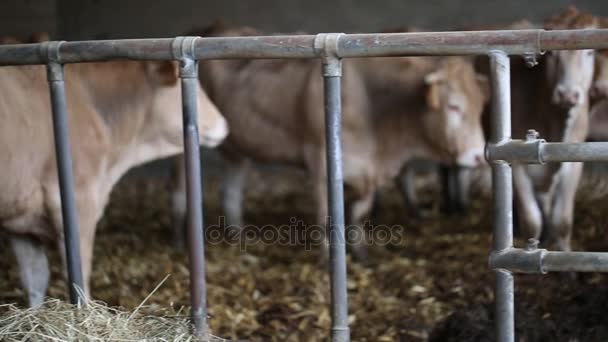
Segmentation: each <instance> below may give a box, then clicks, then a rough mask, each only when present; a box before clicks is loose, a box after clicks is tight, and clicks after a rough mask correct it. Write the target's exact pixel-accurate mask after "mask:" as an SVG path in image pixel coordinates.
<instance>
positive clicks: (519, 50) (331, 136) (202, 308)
mask: <svg viewBox="0 0 608 342" xmlns="http://www.w3.org/2000/svg"><path fill="white" fill-rule="evenodd" d="M596 48H597V49H600V48H608V30H607V29H603V30H567V31H564V30H555V31H545V30H519V31H470V32H416V33H385V34H320V35H296V36H264V37H223V38H212V37H210V38H200V37H178V38H175V39H127V40H108V41H84V42H47V43H42V44H24V45H5V46H0V65H27V64H47V65H48V70H49V72H48V80H49V85H50V93H51V102H52V110H53V118H54V132H55V141H56V154H57V161H58V162H57V167H58V175H59V178H60V187H61V199H62V209H63V211H62V214H63V219H64V221H63V222H64V236H65V243H66V249H67V252H68V254H67V255H68V258H67V263H68V270H69V272H68V275H69V283H70V284H71V285H78V286H80V287H83V283H82V274H81V270H80V256H79V242H78V241H79V240H78V225H77V222H76V217H77V215H76V204H75V201H74V192H73V187H74V185H73V175H72V165H71V164H72V163H71V158H70V154H69V141H68V136H69V134H68V127H67V116H66V108H65V89H64V84H63V72H62V65H63V64H65V63H81V62H93V61H107V60H115V59H134V60H178V61H179V62H180V74H179V76H180V78H181V80H182V104H183V126H184V145H185V156H186V158H185V163H186V179H187V184H188V187H187V198H188V234H189V253H190V254H189V255H190V273H191V299H192V317H193V322H194V324H195V328H196V331H197V332H199V333H206V331H207V309H206V305H207V303H206V284H205V270H204V268H205V259H204V241H203V237H204V234H203V222H202V217H203V216H202V184H201V174H200V173H201V167H200V162H199V160H198V157H199V154H198V152H199V141H198V124H197V122H196V117H197V115H196V112H197V108H196V97H195V94H196V91H195V89H196V88H195V87H196V85H197V83H196V82H198V81H197V72H196V70H197V60H200V59H231V58H250V59H253V58H321V59H322V60H323V65H324V66H323V68H322V75H321V76H323V77H324V92H325V112H326V123H325V124H326V137H327V151H326V152H327V173H328V192H329V196H328V201H329V203H328V204H329V206H328V207H329V213H330V217H329V218H328V229H329V233H330V234H329V236H330V239H329V240H330V281H331V312H332V330H331V336H332V340H333V341H349V340H350V333H349V328H348V309H347V287H346V258H345V236H344V202H343V198H344V195H343V178H342V155H341V154H342V152H341V145H340V138H341V123H340V118H341V104H340V79H341V78H340V77H341V63H340V59H341V58H344V57H372V56H378V57H379V56H415V55H416V56H425V55H483V54H488V55H489V56H490V60H491V73H492V75H491V76H492V77H491V80H492V85H493V115H492V135H491V139H490V142H489V144H488V147H487V151H486V154H487V158H488V160H489V161H490V162H491V164H492V177H493V192H494V212H495V217H494V242H493V251H492V253H491V255H490V267H491V268H492V269H493V270H494V271H495V273H496V296H495V297H496V298H495V301H496V315H495V320H496V329H497V338H498V340H499V341H514V338H515V335H514V310H513V307H514V295H513V293H514V284H513V273H512V272H528V273H545V272H550V271H585V272H591V271H599V272H606V271H608V253H585V252H576V253H575V252H548V251H546V250H542V249H536V248H535V246H532V247H530V248H527V249H516V248H513V229H512V228H513V221H512V220H513V215H512V214H513V206H512V200H513V188H512V173H511V166H510V164H509V163H510V162H513V161H520V162H527V163H543V162H558V161H588V160H594V161H608V143H582V144H566V143H545V142H544V141H542V140H539V139H537V137H536V135H534V134H533V133H534V132H531V134H530V135H529V137H528V139H527V140H526V141H517V140H511V139H510V135H511V117H510V116H511V108H510V76H509V75H510V67H509V57H508V55H524V56H533V55H535V54H539V53H542V52H544V51H545V50H560V49H596ZM70 288H73V286H70ZM71 300H72V301H73V302H76V301H77V300H78V298H77V295H76V293H75V292H74V291H73V290H72V292H71Z"/></svg>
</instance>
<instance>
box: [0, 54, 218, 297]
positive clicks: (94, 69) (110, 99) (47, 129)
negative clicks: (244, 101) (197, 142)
mask: <svg viewBox="0 0 608 342" xmlns="http://www.w3.org/2000/svg"><path fill="white" fill-rule="evenodd" d="M65 80H66V81H65V86H66V96H67V108H68V116H69V125H70V139H71V151H72V158H73V169H74V183H75V198H76V204H77V210H78V222H79V224H80V239H81V240H80V244H81V256H82V269H83V275H84V280H85V287H86V288H85V291H87V292H88V282H89V278H90V274H91V265H92V258H93V240H94V235H95V226H96V224H97V221H98V220H99V218H100V217H101V215H102V213H103V210H104V207H105V206H106V203H107V201H108V196H109V193H110V190H111V189H112V187H113V186H114V184H115V183H116V182H117V181H118V179H119V178H120V177H121V176H122V175H123V174H124V173H125V172H126V171H127V170H129V169H130V168H132V167H134V166H136V165H139V164H142V163H145V162H148V161H151V160H153V159H158V158H163V157H166V156H169V155H173V154H178V153H180V152H181V151H183V147H182V146H183V140H182V139H183V138H182V114H181V97H180V86H179V83H178V78H177V65H176V64H175V63H173V62H109V63H87V64H75V65H68V66H66V67H65ZM198 105H199V117H198V119H199V122H200V128H201V129H200V138H201V141H204V142H205V144H206V145H208V146H215V145H217V144H219V143H220V142H221V141H222V140H223V139H224V137H225V136H226V135H227V133H228V130H227V125H226V121H225V120H224V118H223V117H222V116H221V115H220V113H219V111H218V110H217V108H216V107H215V106H214V105H213V104H212V103H211V102H210V101H209V99H208V98H207V96H206V95H205V93H204V92H203V91H202V90H201V89H199V91H198ZM51 118H52V115H51V110H50V102H49V91H48V85H47V81H46V72H45V68H44V67H43V66H24V67H2V68H0V122H2V125H0V149H1V151H0V165H2V174H3V175H4V176H3V177H0V189H1V191H0V227H2V229H3V230H4V231H5V232H8V233H9V235H10V239H11V244H12V247H13V249H14V251H15V254H16V256H17V261H18V264H19V269H20V274H21V280H22V282H23V285H24V287H25V289H26V290H27V293H28V296H29V303H30V305H32V306H36V305H38V304H40V303H41V301H42V299H43V296H44V294H45V292H46V288H47V284H48V278H49V270H48V262H47V259H46V256H45V252H44V250H43V248H42V241H44V240H50V241H54V242H55V243H57V244H58V246H59V248H60V250H61V251H64V249H63V245H62V217H61V203H60V196H59V185H58V180H57V171H56V161H55V150H54V144H53V130H52V124H51Z"/></svg>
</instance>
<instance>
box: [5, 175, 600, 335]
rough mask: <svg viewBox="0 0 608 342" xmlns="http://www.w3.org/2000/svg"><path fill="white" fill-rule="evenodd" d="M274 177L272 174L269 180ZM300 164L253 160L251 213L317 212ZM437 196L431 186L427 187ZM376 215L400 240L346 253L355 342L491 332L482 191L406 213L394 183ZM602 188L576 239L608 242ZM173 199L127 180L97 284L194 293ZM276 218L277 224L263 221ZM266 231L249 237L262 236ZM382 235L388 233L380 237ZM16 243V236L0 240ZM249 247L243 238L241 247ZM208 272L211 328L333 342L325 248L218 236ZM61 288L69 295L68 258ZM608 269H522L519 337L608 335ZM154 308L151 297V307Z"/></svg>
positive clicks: (166, 297)
mask: <svg viewBox="0 0 608 342" xmlns="http://www.w3.org/2000/svg"><path fill="white" fill-rule="evenodd" d="M207 176H208V177H206V184H205V205H206V212H205V219H206V224H207V225H212V224H217V222H218V218H217V217H218V215H220V210H219V203H218V195H219V194H218V187H219V178H218V177H217V175H213V174H210V175H207ZM271 177H273V178H272V180H271ZM304 182H305V176H304V175H303V174H301V173H299V172H297V171H291V170H282V172H280V173H277V172H276V171H259V170H257V171H255V172H253V173H252V174H251V176H250V182H249V187H248V191H247V194H246V198H247V201H246V221H247V222H248V223H251V224H256V225H259V226H263V225H266V224H275V225H280V224H288V223H289V222H290V218H292V217H294V216H295V217H296V218H298V219H303V220H304V221H307V222H310V219H311V217H312V215H313V210H314V205H313V203H312V199H311V198H310V196H308V195H307V193H306V191H307V189H309V187H306V186H301V184H303V183H304ZM424 194H425V199H426V200H427V201H428V200H431V199H432V198H433V197H434V196H436V195H437V194H436V193H435V191H434V190H432V189H431V190H428V189H427V191H425V192H424ZM381 199H382V209H381V215H380V218H379V219H378V221H377V222H375V224H385V225H388V226H392V225H399V226H400V227H401V228H400V229H396V228H395V229H394V230H393V232H394V233H393V234H394V235H393V239H394V240H393V243H392V244H389V245H374V246H372V247H371V250H370V264H369V265H367V266H362V265H360V264H357V263H353V262H350V261H349V265H348V271H349V284H348V287H349V307H350V315H351V316H350V321H351V322H350V323H351V324H350V326H351V329H352V338H353V340H354V341H426V340H431V341H492V340H493V325H492V323H491V320H492V309H491V308H492V304H491V303H492V298H493V294H492V284H493V277H492V274H491V272H489V271H488V268H487V254H488V250H489V248H490V231H491V212H490V205H489V204H490V202H489V201H488V200H487V199H483V200H476V201H475V202H474V205H473V206H474V207H473V210H472V212H471V214H470V215H469V216H468V217H461V218H440V217H439V215H438V214H437V208H436V206H435V207H434V208H433V209H432V212H433V213H432V214H431V217H430V218H427V219H423V220H413V219H409V218H408V215H407V214H406V212H405V211H404V210H403V209H402V204H401V198H400V197H399V196H398V194H397V191H396V190H394V189H387V190H385V191H383V193H382V194H381ZM604 208H607V205H606V204H603V203H602V201H600V200H595V201H590V200H582V199H581V200H580V201H579V203H578V207H577V215H576V227H577V230H576V232H575V235H574V243H575V250H589V251H606V250H608V241H607V240H606V229H604V227H605V226H606V224H607V223H608V215H605V212H604V214H603V215H602V212H603V210H604ZM169 225H170V211H169V207H168V193H167V188H166V181H165V180H164V179H163V178H150V177H148V178H135V179H130V180H125V181H123V182H121V183H120V184H119V186H118V187H117V188H116V189H115V191H114V192H113V194H112V200H111V204H110V206H109V208H108V210H107V212H106V216H105V218H104V220H103V222H102V223H101V226H100V229H99V231H98V235H97V236H98V239H97V244H96V250H95V255H96V259H95V265H94V274H93V281H92V293H93V295H94V297H95V298H96V299H99V300H102V301H105V302H107V303H108V304H110V305H116V306H122V307H125V308H134V307H136V306H137V305H138V304H139V303H140V302H141V301H142V300H143V299H144V298H145V297H146V296H147V295H148V294H149V293H150V291H152V289H154V288H155V287H156V285H157V284H158V283H159V282H160V281H161V280H162V279H163V278H164V277H165V276H166V275H168V274H169V275H170V276H169V278H168V279H167V280H166V281H165V282H164V283H163V284H162V286H161V287H160V288H159V289H158V291H157V292H156V293H154V294H153V295H152V296H151V298H150V300H149V302H148V304H153V305H158V306H157V308H160V307H162V308H166V307H168V306H173V307H174V308H176V309H178V308H179V307H181V306H183V305H187V304H188V270H187V254H186V252H185V251H184V250H176V249H174V248H172V247H171V245H170V231H169V229H168V228H169ZM266 230H268V228H266V229H265V230H263V231H266ZM263 231H262V233H258V234H257V235H256V236H249V238H251V239H254V240H255V239H256V238H261V237H262V236H263V235H261V234H263ZM378 236H380V233H379V235H378ZM0 247H6V243H4V244H0ZM241 247H246V248H241ZM0 255H1V257H0V303H7V302H19V303H22V302H23V299H22V298H23V296H22V292H21V290H20V289H19V284H18V275H17V272H16V270H15V267H13V265H14V261H13V257H12V254H11V253H9V251H8V248H2V249H0ZM206 255H207V260H208V264H207V279H208V281H209V289H208V293H209V299H208V302H209V306H210V314H211V319H210V321H211V326H212V332H213V333H214V335H217V336H221V337H224V338H228V339H247V340H253V341H320V340H327V336H328V335H327V333H328V331H329V325H330V315H329V311H328V304H329V296H328V294H329V291H328V290H329V286H328V274H327V272H326V270H325V267H322V266H319V263H318V257H319V248H318V247H316V246H313V247H312V248H311V250H309V251H307V250H306V248H305V247H304V245H296V246H293V245H292V246H286V245H285V244H277V243H275V244H268V243H262V242H260V241H259V240H258V242H257V243H253V241H252V240H250V241H249V242H248V243H247V244H241V246H239V244H238V243H232V244H229V243H227V242H223V243H217V241H216V243H208V244H207V250H206ZM52 258H53V260H54V263H53V264H54V267H53V280H52V285H51V288H50V295H51V296H55V297H62V298H64V297H65V294H66V291H65V283H64V282H63V281H62V280H60V279H61V275H60V266H59V264H58V262H57V260H58V259H57V256H56V255H53V256H52ZM606 285H607V281H606V278H605V277H603V276H601V275H598V274H579V276H578V278H577V279H571V278H568V277H566V276H563V275H546V276H542V277H541V276H518V277H517V278H516V288H517V292H516V299H517V301H516V303H517V304H516V310H517V316H516V325H517V331H518V336H519V337H520V339H519V340H520V341H527V342H530V341H601V340H605V339H606V337H607V336H608V316H607V315H606V314H605V310H606V308H607V307H608V289H607V286H606ZM151 310H154V307H152V308H151Z"/></svg>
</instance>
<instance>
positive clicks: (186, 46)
mask: <svg viewBox="0 0 608 342" xmlns="http://www.w3.org/2000/svg"><path fill="white" fill-rule="evenodd" d="M199 38H200V37H196V36H191V37H190V36H189V37H176V38H175V39H173V42H172V43H171V50H172V54H173V59H175V60H177V61H179V77H181V78H198V70H197V60H196V58H195V56H194V47H195V46H196V41H197V40H198V39H199Z"/></svg>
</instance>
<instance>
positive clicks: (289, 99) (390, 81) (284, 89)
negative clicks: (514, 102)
mask: <svg viewBox="0 0 608 342" xmlns="http://www.w3.org/2000/svg"><path fill="white" fill-rule="evenodd" d="M198 33H199V34H200V33H201V32H198ZM202 34H203V35H207V34H208V35H223V36H233V35H244V34H245V35H256V34H259V33H258V32H256V31H255V30H253V29H250V28H244V29H241V28H227V29H226V28H222V29H220V30H215V31H211V32H209V31H208V32H202ZM343 75H344V77H343V80H342V103H343V104H342V148H343V167H344V181H345V186H346V188H347V190H349V191H351V192H352V194H353V196H352V197H353V198H354V201H353V203H351V205H350V210H349V214H348V215H347V221H348V222H350V223H351V224H355V225H357V226H358V227H360V226H361V219H362V218H363V216H364V215H365V214H366V213H367V212H368V211H369V209H370V206H371V204H372V200H373V195H374V192H375V191H376V189H377V188H378V187H379V186H382V185H384V184H386V183H387V182H389V181H392V180H393V179H394V178H395V176H396V175H397V173H398V172H399V170H400V169H401V166H402V165H403V164H404V162H406V161H407V160H409V159H412V158H416V157H426V158H430V159H434V160H439V161H445V162H449V163H462V164H466V165H477V164H479V163H480V162H482V160H483V148H484V143H485V141H484V139H483V134H482V131H481V125H480V115H481V111H482V107H483V104H484V102H485V101H486V100H487V92H486V91H484V89H485V85H486V83H487V82H486V80H485V79H484V78H483V77H480V76H479V75H477V74H476V73H475V72H474V70H473V66H472V63H471V61H470V60H469V59H467V58H460V57H448V58H394V57H393V58H367V59H363V58H362V59H354V60H353V59H349V60H345V61H344V72H343ZM201 82H202V85H203V87H204V88H205V89H206V91H207V92H208V93H209V95H210V97H211V98H212V100H213V101H214V102H215V103H216V105H217V106H218V107H219V108H220V109H221V110H222V112H223V113H224V115H226V118H227V120H228V122H229V124H230V125H231V127H234V129H233V130H232V132H233V134H231V135H229V136H228V138H227V139H226V142H225V144H223V145H222V151H223V152H224V155H225V156H226V159H227V160H228V162H229V164H230V165H231V166H230V167H228V168H227V169H226V171H225V174H226V177H225V178H224V184H223V207H224V209H225V212H226V214H227V219H228V220H227V222H228V224H229V225H233V226H239V227H240V226H242V211H243V210H242V200H243V198H242V193H243V187H244V185H245V184H244V183H245V175H246V170H247V167H248V165H249V160H255V161H263V162H281V163H285V164H291V165H296V166H300V167H303V168H304V169H306V170H307V172H308V173H309V174H310V179H311V181H312V185H313V189H314V190H313V191H314V194H315V202H316V204H317V210H316V213H317V222H318V223H322V222H325V219H326V216H327V192H326V174H325V172H326V161H325V122H324V117H325V116H324V111H323V84H322V82H323V80H322V77H321V65H320V62H319V61H318V60H252V61H209V62H205V63H202V64H201ZM245 132H247V133H245ZM465 132H466V133H465ZM178 165H180V164H178ZM178 184H181V189H180V186H178V188H177V189H176V192H175V203H178V205H176V206H175V209H176V217H182V216H183V212H184V207H183V206H182V204H183V198H184V190H183V182H178ZM180 202H182V203H180ZM355 252H356V253H357V255H358V257H360V258H364V257H365V251H364V249H363V246H362V245H360V246H358V247H357V248H355Z"/></svg>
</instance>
